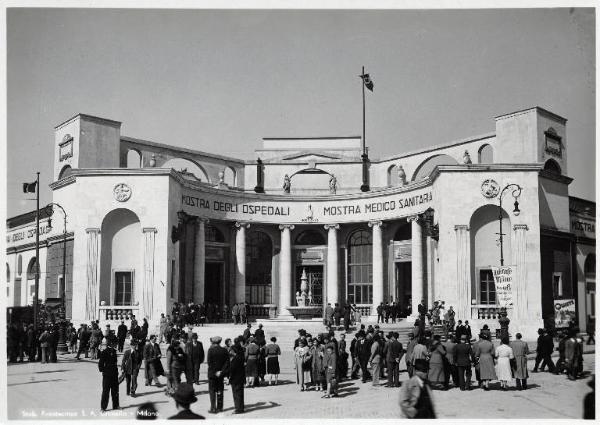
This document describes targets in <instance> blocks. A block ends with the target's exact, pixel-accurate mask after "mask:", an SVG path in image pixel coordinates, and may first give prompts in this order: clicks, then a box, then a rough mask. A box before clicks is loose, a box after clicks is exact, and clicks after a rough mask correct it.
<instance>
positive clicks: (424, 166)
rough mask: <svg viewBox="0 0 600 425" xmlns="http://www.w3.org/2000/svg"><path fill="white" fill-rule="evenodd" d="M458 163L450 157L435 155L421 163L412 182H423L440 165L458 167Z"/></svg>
mask: <svg viewBox="0 0 600 425" xmlns="http://www.w3.org/2000/svg"><path fill="white" fill-rule="evenodd" d="M456 164H458V161H457V160H456V159H454V158H452V157H451V156H450V155H446V154H439V155H433V156H430V157H429V158H427V159H426V160H425V161H423V162H421V164H419V166H418V167H417V168H416V169H415V172H414V173H413V176H412V179H411V181H415V180H421V179H423V178H425V177H427V176H428V175H429V174H430V173H431V172H432V171H433V169H434V168H435V167H436V166H438V165H456Z"/></svg>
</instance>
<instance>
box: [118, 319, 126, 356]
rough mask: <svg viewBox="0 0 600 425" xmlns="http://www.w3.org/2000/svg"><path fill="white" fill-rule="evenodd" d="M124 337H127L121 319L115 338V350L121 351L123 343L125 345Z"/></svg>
mask: <svg viewBox="0 0 600 425" xmlns="http://www.w3.org/2000/svg"><path fill="white" fill-rule="evenodd" d="M125 338H127V325H126V324H125V322H124V321H123V320H121V324H120V325H119V327H118V328H117V340H118V346H117V350H118V351H119V353H122V352H123V345H125Z"/></svg>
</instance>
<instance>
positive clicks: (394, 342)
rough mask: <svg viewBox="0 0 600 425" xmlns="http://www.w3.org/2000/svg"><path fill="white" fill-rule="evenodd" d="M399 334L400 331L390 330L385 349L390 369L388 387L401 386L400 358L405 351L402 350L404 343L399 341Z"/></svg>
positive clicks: (388, 368)
mask: <svg viewBox="0 0 600 425" xmlns="http://www.w3.org/2000/svg"><path fill="white" fill-rule="evenodd" d="M399 336H400V335H399V334H398V332H390V333H389V334H388V341H387V343H386V345H385V349H384V350H385V360H386V362H387V370H388V382H387V385H386V386H387V387H399V386H400V375H399V373H400V359H401V358H402V355H403V354H404V352H403V350H402V344H401V343H400V341H398V337H399Z"/></svg>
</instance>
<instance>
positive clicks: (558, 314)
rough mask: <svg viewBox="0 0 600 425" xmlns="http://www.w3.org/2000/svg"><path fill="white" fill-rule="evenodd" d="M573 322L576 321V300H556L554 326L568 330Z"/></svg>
mask: <svg viewBox="0 0 600 425" xmlns="http://www.w3.org/2000/svg"><path fill="white" fill-rule="evenodd" d="M571 321H575V300H574V299H572V298H571V299H566V300H554V326H556V327H557V328H568V327H569V322H571Z"/></svg>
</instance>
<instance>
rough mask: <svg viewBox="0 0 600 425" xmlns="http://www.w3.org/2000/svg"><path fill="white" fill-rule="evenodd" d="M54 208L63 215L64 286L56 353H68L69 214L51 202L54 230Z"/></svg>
mask: <svg viewBox="0 0 600 425" xmlns="http://www.w3.org/2000/svg"><path fill="white" fill-rule="evenodd" d="M53 207H57V208H60V210H61V211H62V213H63V225H64V226H63V263H62V280H63V283H62V285H60V284H59V288H58V291H59V293H60V314H59V318H60V321H59V327H58V346H57V347H56V351H57V352H58V353H63V354H64V353H66V352H68V351H69V350H68V348H67V342H66V335H65V334H66V329H65V326H66V320H65V319H66V314H67V308H66V294H65V287H66V286H67V213H66V212H65V209H64V208H63V207H62V205H60V204H58V203H56V202H51V203H49V204H48V205H47V206H46V211H47V212H48V216H49V217H48V227H50V228H52V218H51V216H52V213H53Z"/></svg>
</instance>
